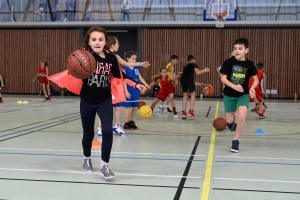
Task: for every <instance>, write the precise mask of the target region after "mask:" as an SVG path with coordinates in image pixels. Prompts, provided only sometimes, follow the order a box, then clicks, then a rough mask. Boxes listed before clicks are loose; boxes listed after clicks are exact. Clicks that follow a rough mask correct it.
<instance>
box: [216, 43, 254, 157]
mask: <svg viewBox="0 0 300 200" xmlns="http://www.w3.org/2000/svg"><path fill="white" fill-rule="evenodd" d="M233 47H234V56H233V57H231V58H228V59H227V60H225V62H224V63H223V65H222V68H221V70H220V73H221V74H222V75H221V81H222V82H223V83H224V85H225V88H224V91H223V94H224V107H225V116H226V121H227V127H228V128H229V129H235V128H236V133H235V137H234V139H233V140H232V146H231V149H230V150H231V151H232V152H234V153H238V152H239V144H240V142H239V138H240V136H241V134H242V132H243V130H244V128H245V124H246V115H247V111H248V106H249V99H250V97H251V98H254V97H255V90H254V88H255V87H256V86H257V84H258V78H257V75H256V74H257V69H256V67H255V64H254V62H253V61H250V60H248V59H246V57H245V56H246V54H247V53H248V51H249V42H248V39H246V38H239V39H237V40H236V41H235V42H234V46H233ZM250 77H253V84H252V86H251V87H250V88H249V87H248V84H249V80H250ZM235 112H236V117H237V123H238V125H237V124H236V123H235V122H234V113H235Z"/></svg>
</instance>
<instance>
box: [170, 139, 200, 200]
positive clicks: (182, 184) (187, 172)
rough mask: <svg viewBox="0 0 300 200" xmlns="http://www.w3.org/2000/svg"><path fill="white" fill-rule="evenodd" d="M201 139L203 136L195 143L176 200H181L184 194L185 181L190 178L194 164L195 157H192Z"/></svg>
mask: <svg viewBox="0 0 300 200" xmlns="http://www.w3.org/2000/svg"><path fill="white" fill-rule="evenodd" d="M200 139H201V136H198V137H197V140H196V142H195V145H194V148H193V150H192V153H191V156H190V158H189V161H188V163H187V165H186V167H185V169H184V172H183V175H182V178H181V180H180V183H179V185H178V188H177V191H176V193H175V197H174V199H180V196H181V193H182V190H183V188H184V184H185V181H186V177H187V176H188V174H189V171H190V168H191V166H192V163H193V159H194V156H192V155H193V154H195V153H196V151H197V148H198V145H199V142H200Z"/></svg>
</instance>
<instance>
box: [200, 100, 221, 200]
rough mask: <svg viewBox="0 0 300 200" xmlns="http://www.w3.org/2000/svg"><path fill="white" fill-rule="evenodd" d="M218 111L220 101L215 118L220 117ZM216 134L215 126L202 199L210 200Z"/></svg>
mask: <svg viewBox="0 0 300 200" xmlns="http://www.w3.org/2000/svg"><path fill="white" fill-rule="evenodd" d="M218 113H219V102H218V101H217V103H216V111H215V117H214V119H216V118H217V117H218ZM216 135H217V131H216V129H214V128H213V129H212V132H211V140H210V144H209V151H208V157H207V163H206V169H205V178H204V181H203V187H202V193H201V200H209V192H210V181H211V173H212V166H213V160H214V150H215V142H216Z"/></svg>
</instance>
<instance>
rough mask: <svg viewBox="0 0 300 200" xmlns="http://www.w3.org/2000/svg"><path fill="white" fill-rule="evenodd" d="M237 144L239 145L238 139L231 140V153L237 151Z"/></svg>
mask: <svg viewBox="0 0 300 200" xmlns="http://www.w3.org/2000/svg"><path fill="white" fill-rule="evenodd" d="M239 145H240V142H239V141H238V140H232V145H231V149H230V151H231V152H233V153H238V152H239Z"/></svg>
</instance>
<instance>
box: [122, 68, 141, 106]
mask: <svg viewBox="0 0 300 200" xmlns="http://www.w3.org/2000/svg"><path fill="white" fill-rule="evenodd" d="M123 69H124V71H125V73H126V75H127V76H129V77H130V78H132V79H134V80H135V81H137V82H138V81H139V67H133V69H130V68H129V67H126V66H123ZM127 90H128V92H129V93H130V99H128V98H126V100H127V101H136V100H139V99H140V98H139V96H140V92H139V90H138V89H136V88H134V87H131V86H129V85H127Z"/></svg>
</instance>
